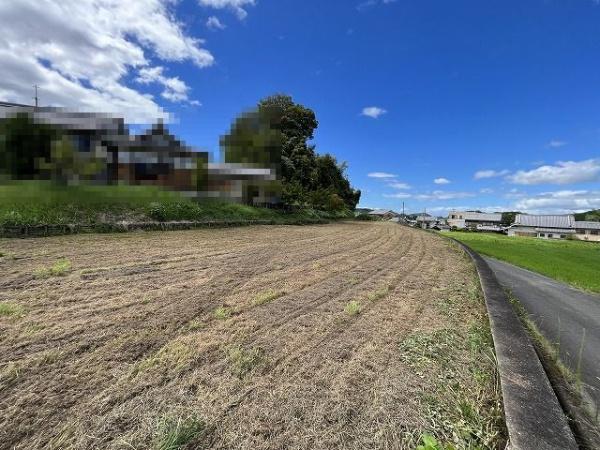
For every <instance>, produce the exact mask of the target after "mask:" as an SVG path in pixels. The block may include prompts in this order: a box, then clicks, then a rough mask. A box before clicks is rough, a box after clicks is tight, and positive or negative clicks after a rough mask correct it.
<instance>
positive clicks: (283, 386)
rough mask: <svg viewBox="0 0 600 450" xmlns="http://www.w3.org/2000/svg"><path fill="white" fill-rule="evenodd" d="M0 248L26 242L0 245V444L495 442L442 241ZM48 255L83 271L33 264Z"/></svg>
mask: <svg viewBox="0 0 600 450" xmlns="http://www.w3.org/2000/svg"><path fill="white" fill-rule="evenodd" d="M0 246H1V247H2V249H3V252H6V253H8V252H10V253H14V254H17V255H19V257H18V258H16V259H11V258H2V259H0V273H2V274H3V276H2V277H1V279H0V302H3V303H9V304H11V305H14V306H16V307H17V308H21V310H22V311H25V312H26V314H25V315H23V316H21V317H19V318H16V317H15V315H14V314H11V315H0V449H11V450H12V449H19V450H20V449H37V448H48V449H53V448H54V449H59V448H60V449H86V450H87V449H92V450H95V449H98V450H100V449H102V450H104V449H108V450H114V449H146V448H151V449H152V448H153V449H164V450H167V449H169V450H170V449H175V448H186V447H187V448H194V449H202V448H214V449H258V450H261V449H280V448H298V449H402V448H407V449H408V448H410V449H412V448H415V447H417V445H419V443H424V441H423V435H424V434H425V433H427V434H429V435H431V436H433V437H434V438H435V439H436V440H437V441H438V442H439V443H440V445H446V444H453V445H455V446H456V447H457V448H494V447H496V446H497V445H501V443H502V436H501V433H502V429H501V426H500V425H499V422H498V420H499V417H500V415H499V411H498V405H499V404H498V398H499V397H498V393H497V391H496V383H495V366H494V361H493V356H492V354H491V353H490V348H491V345H490V341H489V336H488V334H489V331H488V329H487V318H486V315H485V310H484V307H483V305H482V303H481V299H480V297H479V294H478V289H477V282H476V279H475V277H474V272H473V268H472V266H471V263H470V261H469V260H468V259H467V258H466V257H465V256H464V255H463V254H462V253H461V252H459V251H457V250H456V248H455V247H454V246H452V245H451V244H448V243H447V242H446V241H445V240H443V239H440V238H438V237H436V236H433V235H429V234H427V233H423V232H420V231H418V230H412V229H407V228H403V227H400V226H397V225H392V224H386V223H370V222H364V223H346V224H335V225H327V226H306V227H276V226H273V227H270V226H269V227H267V226H264V227H248V228H243V229H220V230H195V231H185V232H170V233H132V234H126V235H76V236H63V237H56V238H46V239H23V240H2V241H0ZM60 260H65V261H69V262H70V263H71V264H72V267H76V268H77V273H73V272H71V270H70V268H69V269H66V270H64V271H62V274H64V275H65V276H47V277H46V276H44V277H36V276H35V275H33V274H34V272H35V270H36V269H37V268H40V267H53V265H54V264H55V263H56V261H60ZM59 272H61V271H60V270H59ZM353 301H354V302H357V303H358V304H359V306H360V314H354V315H350V314H352V313H350V312H347V311H346V310H345V308H346V306H347V305H349V304H351V302H353Z"/></svg>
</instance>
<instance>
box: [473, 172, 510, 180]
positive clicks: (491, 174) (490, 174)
mask: <svg viewBox="0 0 600 450" xmlns="http://www.w3.org/2000/svg"><path fill="white" fill-rule="evenodd" d="M508 173H509V171H508V170H478V171H477V172H475V175H473V178H475V179H476V180H482V179H484V178H495V177H502V176H504V175H508Z"/></svg>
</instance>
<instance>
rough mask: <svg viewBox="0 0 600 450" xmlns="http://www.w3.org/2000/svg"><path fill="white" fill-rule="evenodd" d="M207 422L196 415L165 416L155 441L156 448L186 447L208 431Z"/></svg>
mask: <svg viewBox="0 0 600 450" xmlns="http://www.w3.org/2000/svg"><path fill="white" fill-rule="evenodd" d="M206 430H207V427H206V423H205V422H204V421H203V420H201V419H199V418H197V417H194V416H191V417H186V418H181V417H179V418H177V419H173V418H165V419H163V420H162V421H161V422H160V424H159V426H158V433H157V435H156V439H155V442H154V446H153V447H154V448H155V449H156V450H179V449H183V448H185V446H187V445H188V444H190V443H192V441H194V440H195V439H198V438H199V437H201V436H202V435H203V434H205V433H206Z"/></svg>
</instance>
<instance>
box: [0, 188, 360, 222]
mask: <svg viewBox="0 0 600 450" xmlns="http://www.w3.org/2000/svg"><path fill="white" fill-rule="evenodd" d="M350 216H351V214H350V213H349V212H348V211H340V212H323V211H314V210H310V209H304V210H301V211H298V212H296V213H293V214H289V213H284V212H282V211H279V210H273V209H267V208H255V207H252V206H247V205H240V204H235V203H227V202H223V201H211V200H205V201H201V202H196V201H192V200H189V199H187V198H183V197H181V196H180V195H179V194H177V193H175V192H170V191H165V190H163V189H159V188H157V187H151V186H89V185H81V186H56V185H53V184H50V183H47V182H12V183H8V184H0V226H3V225H4V226H21V225H61V224H84V225H85V224H94V223H98V222H107V221H108V222H114V221H119V220H127V221H147V220H156V221H178V220H197V221H202V220H223V221H227V220H233V221H240V220H242V221H243V220H253V219H268V220H273V221H276V222H278V223H279V222H281V223H290V222H292V223H293V222H295V221H302V220H305V219H321V218H322V219H337V218H345V217H350Z"/></svg>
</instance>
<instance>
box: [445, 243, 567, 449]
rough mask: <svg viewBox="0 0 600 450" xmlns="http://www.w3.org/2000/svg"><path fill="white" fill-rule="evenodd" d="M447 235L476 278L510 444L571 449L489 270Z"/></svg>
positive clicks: (543, 377) (539, 369)
mask: <svg viewBox="0 0 600 450" xmlns="http://www.w3.org/2000/svg"><path fill="white" fill-rule="evenodd" d="M449 239H451V240H452V241H454V242H456V243H457V244H458V245H460V247H461V248H462V249H463V250H464V251H465V252H466V253H467V254H468V255H469V256H470V257H471V259H472V260H473V262H474V263H475V267H476V268H477V273H478V275H479V279H480V281H481V287H482V289H483V293H484V297H485V303H486V307H487V310H488V315H489V318H490V327H491V331H492V337H493V340H494V348H495V350H496V358H497V359H498V371H499V372H500V385H501V388H502V397H503V402H504V412H505V417H506V426H507V428H508V434H509V441H510V448H511V449H513V450H520V449H523V450H525V449H529V448H532V446H535V448H536V449H539V450H543V449H548V450H552V449H557V448H560V449H564V450H569V449H577V448H578V446H577V444H576V441H575V437H574V436H573V432H572V431H571V428H570V427H569V421H568V418H567V416H566V415H565V412H564V411H563V409H562V407H561V406H560V403H559V401H558V398H557V397H556V393H555V392H554V390H553V389H552V386H551V384H550V381H549V379H548V375H547V374H546V372H545V371H544V367H543V365H542V363H541V361H540V359H539V357H538V355H537V352H536V351H535V349H534V347H533V344H532V343H531V340H530V338H529V335H528V334H527V332H526V331H525V329H524V328H523V326H522V324H521V322H520V320H519V318H518V317H517V314H516V313H515V311H514V310H513V307H512V305H511V304H510V301H509V299H508V296H507V295H506V292H505V291H504V289H502V286H500V283H498V280H497V279H496V276H495V275H494V273H493V271H492V269H491V268H490V267H489V265H488V264H487V263H486V262H485V260H484V259H483V258H482V257H481V256H480V255H479V254H478V253H476V252H475V251H474V250H472V249H471V248H470V247H469V246H468V245H465V244H463V243H462V242H460V241H458V240H456V239H453V238H450V237H449Z"/></svg>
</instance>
